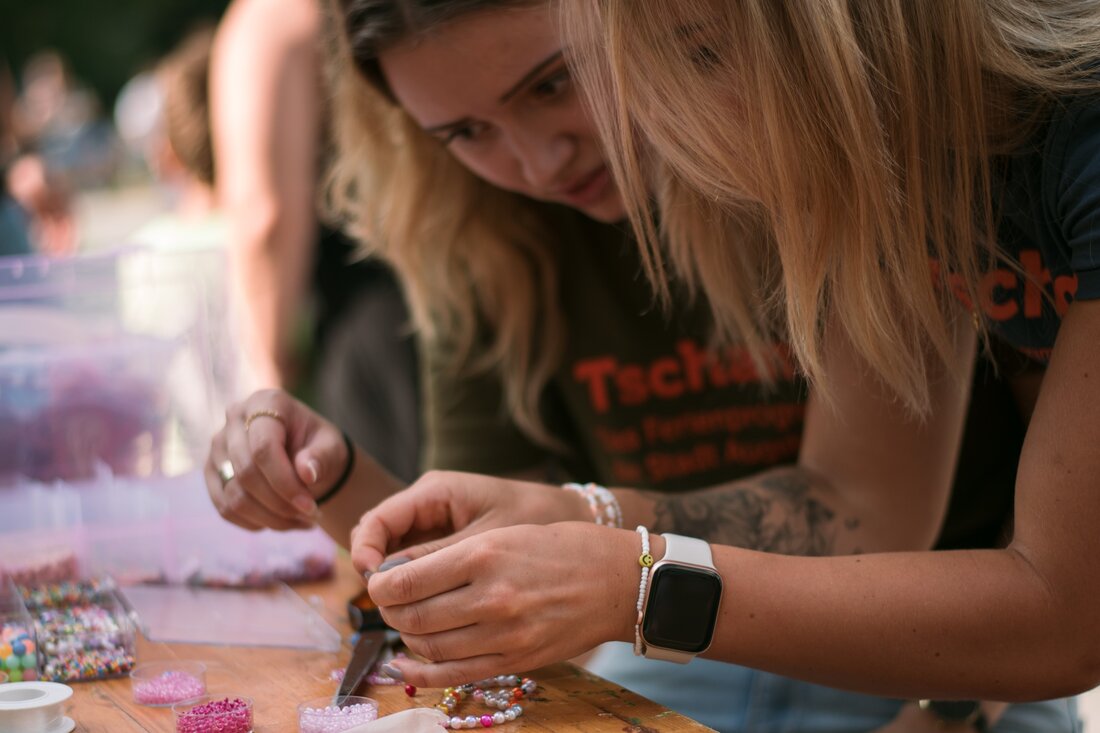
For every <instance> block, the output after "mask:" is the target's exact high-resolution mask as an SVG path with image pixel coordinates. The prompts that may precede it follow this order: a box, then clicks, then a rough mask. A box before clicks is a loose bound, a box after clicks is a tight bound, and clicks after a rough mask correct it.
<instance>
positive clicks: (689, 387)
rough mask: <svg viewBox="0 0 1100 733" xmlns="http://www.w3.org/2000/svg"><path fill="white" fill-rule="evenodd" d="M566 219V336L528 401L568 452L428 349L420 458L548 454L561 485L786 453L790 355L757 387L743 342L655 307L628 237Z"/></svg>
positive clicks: (704, 474) (620, 481)
mask: <svg viewBox="0 0 1100 733" xmlns="http://www.w3.org/2000/svg"><path fill="white" fill-rule="evenodd" d="M579 219H580V218H579V217H578V218H577V220H573V221H571V222H569V224H568V226H563V231H565V232H568V234H564V235H563V236H561V237H560V238H559V239H560V246H559V247H558V249H557V252H556V255H557V257H558V259H559V268H560V269H559V272H560V291H561V292H560V302H561V308H562V312H563V315H564V320H565V327H566V339H565V348H564V355H563V358H562V360H561V363H560V365H559V366H558V369H557V371H556V373H555V375H554V378H553V379H552V381H551V382H550V383H549V384H548V386H547V388H546V390H545V393H544V395H543V399H542V409H541V415H542V417H543V419H544V422H545V424H546V426H547V427H548V428H549V430H550V431H551V433H552V434H553V435H554V436H555V437H557V438H558V439H559V441H560V442H561V443H562V444H563V445H564V446H566V448H567V452H565V453H563V454H557V455H555V454H554V453H553V452H552V451H550V450H548V449H547V448H544V447H542V446H540V445H538V444H537V443H536V442H535V441H533V440H532V439H531V438H529V437H527V436H526V435H524V434H523V432H521V430H520V429H519V428H518V427H517V426H516V424H515V422H514V421H513V420H511V419H510V418H509V417H508V415H507V411H506V410H505V408H504V405H503V389H502V384H501V381H500V378H499V376H498V375H497V374H494V373H484V372H483V373H479V374H473V375H470V374H468V373H467V374H462V373H457V374H456V372H455V370H454V369H453V364H452V361H453V356H451V355H449V354H448V352H447V351H446V350H445V349H444V348H442V347H440V346H438V345H436V346H431V345H428V346H426V348H425V349H424V351H423V353H424V359H425V362H426V363H425V365H424V368H425V374H426V381H425V390H426V410H427V414H426V418H427V419H426V437H427V448H426V450H427V455H426V467H427V468H434V469H447V470H459V471H472V472H478V473H488V474H496V475H501V474H508V473H513V472H517V471H523V470H527V469H532V468H535V467H542V466H545V465H546V464H547V462H548V460H551V459H556V460H557V461H558V464H559V465H560V466H561V467H563V468H564V469H565V472H566V475H567V476H569V477H570V478H571V479H573V480H577V481H595V482H597V483H601V484H607V485H615V486H630V487H634V488H643V489H658V490H667V491H681V490H688V489H692V488H698V487H702V486H708V485H713V484H716V483H720V482H722V481H729V480H732V479H735V478H738V477H741V476H745V475H748V474H751V473H754V472H757V471H760V470H763V469H766V468H769V467H771V466H775V465H777V464H783V463H790V462H792V461H794V460H795V459H796V458H797V455H798V448H799V441H800V437H801V432H802V423H803V413H804V403H805V399H806V389H805V385H804V383H803V382H802V381H801V380H799V379H798V378H796V377H795V375H794V372H793V369H792V368H790V367H789V365H790V363H791V362H790V359H784V363H785V364H787V365H788V368H786V369H784V370H783V373H782V374H780V375H778V379H776V380H775V381H773V382H772V384H771V385H767V384H765V383H763V382H762V380H761V379H760V378H759V374H758V372H757V370H756V369H755V368H754V366H753V362H752V360H751V359H750V358H749V355H748V353H747V352H746V351H745V350H744V349H743V348H738V347H730V348H723V349H710V348H708V343H709V337H710V321H709V317H708V315H707V309H706V307H705V305H704V304H701V303H697V304H694V305H692V304H691V303H689V302H688V299H687V298H686V297H684V296H683V295H682V294H676V295H674V296H673V300H672V303H671V306H670V307H669V308H662V307H661V306H660V305H658V304H657V303H656V302H655V299H654V297H653V291H652V289H651V287H650V285H649V284H648V281H647V280H646V278H645V275H644V273H643V272H642V270H641V263H640V259H639V254H638V252H637V247H636V246H635V245H634V244H633V241H632V239H631V238H630V236H629V235H628V233H626V232H625V231H624V229H623V228H620V227H616V226H609V225H603V224H597V223H594V222H591V221H588V220H583V221H580V220H579ZM777 348H778V347H777ZM780 353H782V352H780Z"/></svg>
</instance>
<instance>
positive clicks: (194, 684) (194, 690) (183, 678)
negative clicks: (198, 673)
mask: <svg viewBox="0 0 1100 733" xmlns="http://www.w3.org/2000/svg"><path fill="white" fill-rule="evenodd" d="M205 694H206V686H205V685H203V684H202V682H201V681H199V679H198V678H197V677H193V676H192V675H189V674H187V673H186V672H164V673H162V674H161V675H160V676H159V677H156V678H154V679H151V680H149V681H148V682H139V683H136V684H135V685H134V702H137V703H140V704H142V705H171V704H172V703H175V702H181V701H183V700H194V699H195V698H196V697H202V696H203V695H205Z"/></svg>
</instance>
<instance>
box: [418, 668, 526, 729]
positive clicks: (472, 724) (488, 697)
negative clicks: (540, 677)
mask: <svg viewBox="0 0 1100 733" xmlns="http://www.w3.org/2000/svg"><path fill="white" fill-rule="evenodd" d="M487 687H498V688H503V689H500V690H495V691H494V690H486V689H485V688H487ZM537 689H538V685H537V684H536V683H535V681H534V680H532V679H529V678H527V677H520V676H519V675H514V674H504V675H499V676H497V677H490V678H489V679H485V680H481V681H479V682H473V683H470V684H466V685H459V686H458V687H448V688H446V689H445V690H443V697H442V699H441V700H440V702H439V704H437V705H436V706H435V707H436V709H438V710H441V711H442V712H444V713H445V714H447V715H450V716H452V717H451V718H450V719H448V720H447V722H446V723H445V727H447V728H450V729H451V730H463V729H471V728H478V727H480V728H491V727H493V726H494V725H503V724H504V723H510V722H512V721H514V720H515V719H516V718H518V717H520V716H521V715H523V707H522V706H521V705H519V703H518V701H519V700H520V699H522V698H524V697H527V696H529V695H531V694H533V693H534V692H535V690H537ZM467 697H470V698H472V699H473V700H474V701H475V702H479V703H482V704H484V705H486V706H488V707H491V708H497V712H495V713H492V714H491V715H490V714H485V715H481V716H477V715H467V716H466V717H462V716H460V715H454V713H455V711H456V709H457V708H458V706H459V704H461V703H462V701H463V700H465V699H466V698H467Z"/></svg>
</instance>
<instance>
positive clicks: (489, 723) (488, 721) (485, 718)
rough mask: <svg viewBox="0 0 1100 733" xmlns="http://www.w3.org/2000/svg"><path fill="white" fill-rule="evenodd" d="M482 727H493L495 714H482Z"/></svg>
mask: <svg viewBox="0 0 1100 733" xmlns="http://www.w3.org/2000/svg"><path fill="white" fill-rule="evenodd" d="M481 727H482V728H492V727H493V716H492V715H482V716H481Z"/></svg>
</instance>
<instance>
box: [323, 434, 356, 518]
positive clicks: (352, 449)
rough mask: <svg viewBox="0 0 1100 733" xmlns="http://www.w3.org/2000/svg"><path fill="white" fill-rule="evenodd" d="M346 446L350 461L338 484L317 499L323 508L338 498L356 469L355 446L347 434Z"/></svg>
mask: <svg viewBox="0 0 1100 733" xmlns="http://www.w3.org/2000/svg"><path fill="white" fill-rule="evenodd" d="M343 436H344V445H345V446H346V447H347V449H348V461H347V463H345V464H344V472H343V473H342V474H340V478H338V479H336V483H334V484H333V485H332V488H331V489H329V490H328V491H326V492H325V493H324V494H322V495H321V496H319V497H317V499H315V501H316V503H317V506H321V505H322V504H324V503H325V502H326V501H328V500H329V499H331V498H332V497H334V496H336V494H337V493H338V492H339V491H340V489H342V488H344V484H346V483H347V482H348V477H349V476H351V469H352V468H354V467H355V446H354V445H353V444H352V442H351V438H350V437H348V434H347V433H343Z"/></svg>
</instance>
